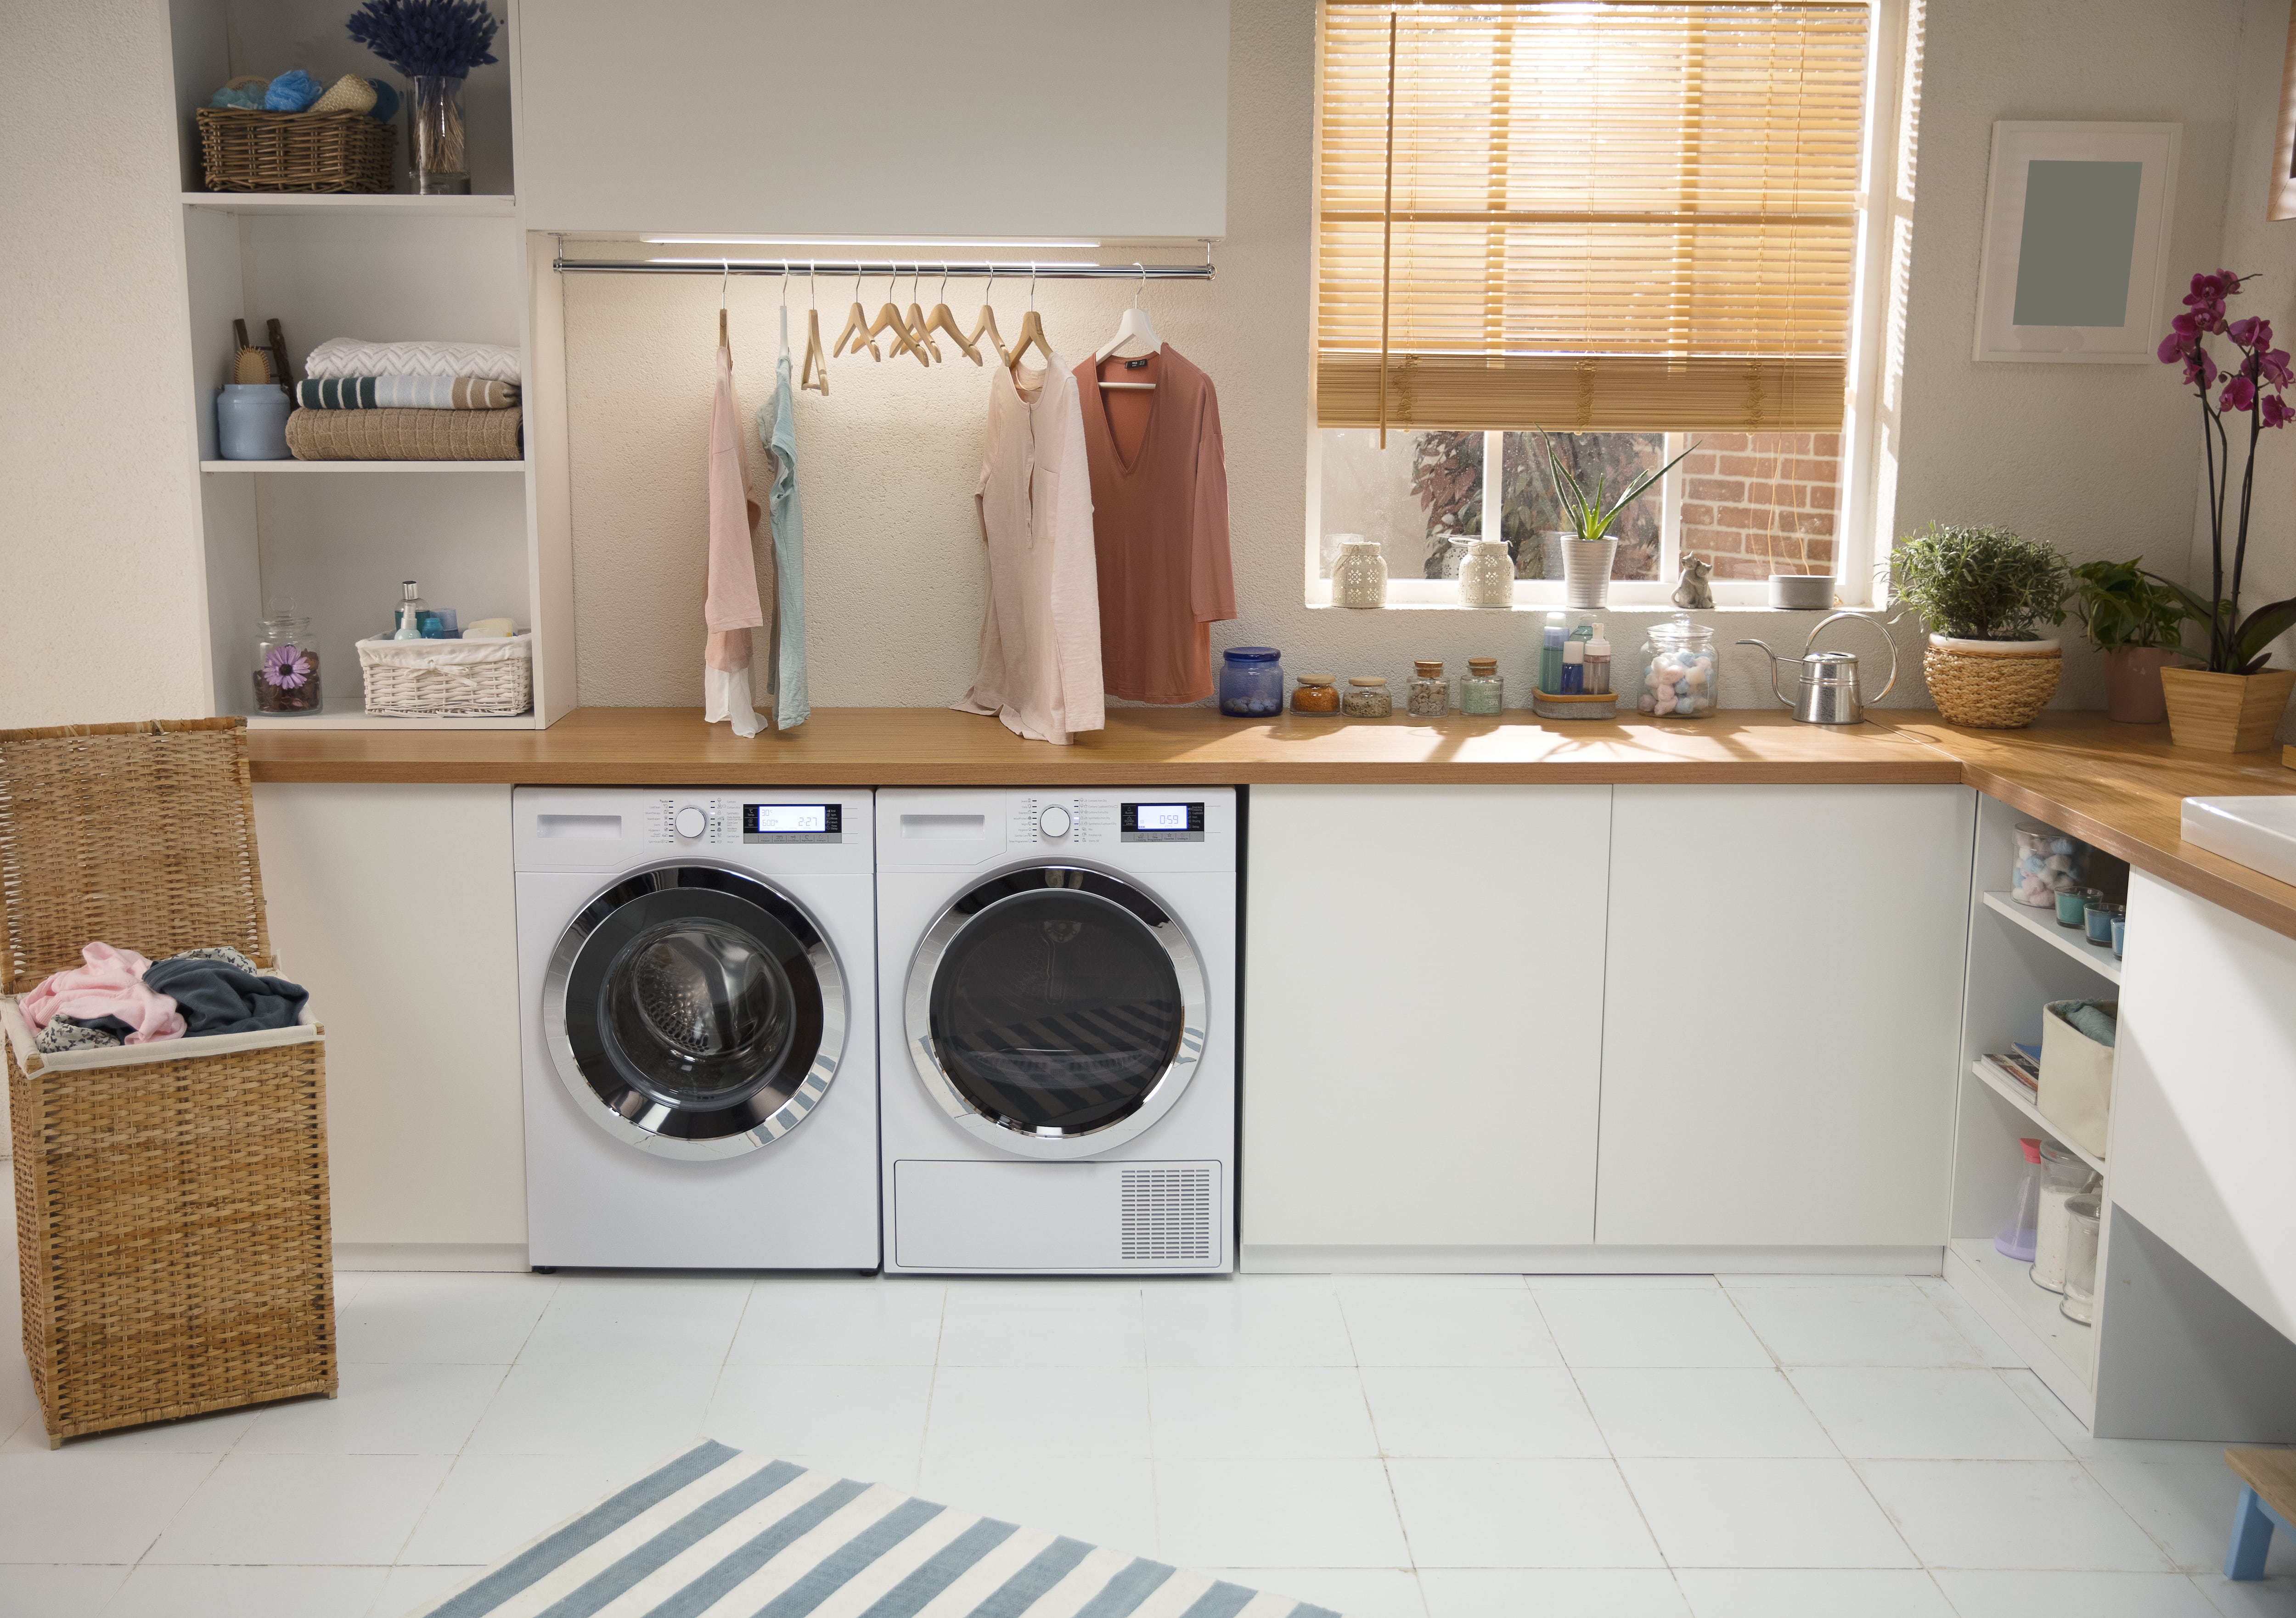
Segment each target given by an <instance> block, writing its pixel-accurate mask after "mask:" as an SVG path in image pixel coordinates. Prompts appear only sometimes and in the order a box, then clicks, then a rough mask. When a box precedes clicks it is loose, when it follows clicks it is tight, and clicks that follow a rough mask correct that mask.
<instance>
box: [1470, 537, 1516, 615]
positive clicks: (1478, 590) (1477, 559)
mask: <svg viewBox="0 0 2296 1618" xmlns="http://www.w3.org/2000/svg"><path fill="white" fill-rule="evenodd" d="M1459 605H1460V606H1462V607H1512V606H1513V605H1514V558H1513V557H1512V556H1509V555H1508V554H1507V548H1506V541H1505V540H1503V539H1479V540H1476V541H1474V542H1473V543H1471V544H1469V545H1468V547H1467V553H1466V555H1464V556H1463V557H1461V558H1460V559H1459Z"/></svg>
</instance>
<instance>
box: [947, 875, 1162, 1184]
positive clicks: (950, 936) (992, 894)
mask: <svg viewBox="0 0 2296 1618" xmlns="http://www.w3.org/2000/svg"><path fill="white" fill-rule="evenodd" d="M1047 887H1061V888H1067V889H1070V890H1073V891H1075V892H1078V893H1081V894H1084V895H1087V896H1089V897H1091V898H1094V899H1096V900H1098V901H1100V902H1101V903H1105V904H1110V905H1113V906H1115V907H1116V908H1118V909H1120V910H1122V911H1127V912H1128V914H1130V915H1131V916H1132V917H1133V919H1136V920H1137V921H1138V922H1140V923H1141V925H1143V926H1144V927H1146V928H1147V929H1148V931H1149V933H1150V934H1151V936H1153V937H1154V938H1155V940H1156V942H1157V943H1158V944H1160V945H1161V946H1162V948H1163V951H1164V953H1165V956H1166V957H1167V958H1168V959H1169V960H1170V961H1171V963H1172V972H1173V976H1174V977H1177V979H1178V980H1179V985H1180V1033H1179V1037H1178V1039H1177V1041H1176V1042H1175V1043H1174V1049H1173V1050H1172V1051H1171V1053H1170V1055H1169V1057H1168V1058H1166V1061H1165V1064H1164V1070H1163V1071H1162V1072H1161V1073H1160V1074H1158V1075H1156V1080H1155V1083H1152V1084H1151V1085H1150V1086H1149V1088H1148V1093H1147V1094H1146V1095H1145V1096H1144V1097H1142V1098H1141V1101H1140V1105H1139V1106H1137V1107H1134V1108H1133V1109H1132V1110H1131V1111H1130V1112H1128V1113H1127V1114H1125V1115H1123V1116H1122V1117H1120V1118H1118V1119H1115V1120H1113V1121H1112V1122H1111V1123H1108V1124H1102V1125H1101V1126H1100V1127H1099V1128H1097V1129H1091V1130H1085V1131H1082V1132H1078V1133H1073V1134H1071V1133H1069V1132H1066V1131H1060V1130H1054V1131H1037V1130H1029V1129H1022V1128H1020V1127H1018V1126H1016V1125H1014V1124H1008V1123H1006V1122H1005V1120H1003V1119H1001V1118H996V1117H992V1116H990V1115H988V1114H987V1113H984V1112H982V1111H981V1110H980V1108H979V1107H976V1106H974V1105H973V1104H972V1100H971V1099H969V1098H968V1097H967V1096H966V1095H965V1094H964V1091H961V1090H959V1089H958V1088H957V1086H956V1083H955V1080H953V1079H952V1078H950V1076H949V1075H948V1071H947V1068H945V1067H944V1066H942V1065H941V1059H940V1055H939V1051H938V1050H935V1049H934V1047H933V1037H932V988H933V980H934V978H935V977H937V976H938V975H939V970H940V965H941V961H942V960H944V959H945V958H946V957H947V954H948V950H949V946H950V945H951V944H954V943H955V941H956V938H957V936H958V935H959V934H961V933H963V932H964V929H965V928H966V927H970V926H971V925H972V922H973V921H974V920H975V919H977V918H979V917H980V916H981V915H983V914H985V913H986V912H987V911H989V910H991V909H992V908H994V907H995V906H996V904H997V903H999V902H1001V901H1003V900H1005V899H1011V898H1015V897H1018V896H1020V895H1023V894H1029V893H1037V892H1041V891H1043V890H1044V889H1045V888H1047ZM902 1016H903V1018H904V1026H905V1031H906V1034H907V1041H906V1043H907V1045H908V1048H909V1062H910V1065H911V1066H914V1068H915V1069H916V1074H917V1077H918V1078H919V1079H920V1080H921V1081H922V1083H923V1084H924V1087H925V1092H926V1093H927V1094H928V1095H930V1096H931V1097H932V1099H934V1101H935V1102H937V1103H938V1104H939V1107H940V1109H941V1111H942V1112H943V1113H944V1114H946V1115H947V1117H948V1119H949V1121H950V1122H951V1123H953V1124H955V1125H956V1126H957V1127H958V1128H960V1129H962V1130H964V1132H966V1133H967V1134H970V1135H972V1137H973V1138H974V1139H976V1140H981V1141H984V1142H986V1143H987V1144H988V1145H990V1146H993V1147H996V1148H998V1149H999V1150H1000V1151H1007V1152H1012V1153H1013V1154H1015V1155H1016V1156H1022V1157H1050V1158H1072V1157H1091V1156H1097V1155H1098V1154H1100V1153H1102V1152H1105V1151H1109V1150H1111V1149H1113V1148H1116V1147H1119V1146H1122V1145H1123V1144H1124V1143H1125V1142H1126V1141H1128V1140H1135V1139H1136V1138H1137V1137H1138V1136H1140V1135H1141V1134H1143V1133H1144V1132H1146V1131H1148V1130H1150V1129H1152V1128H1153V1127H1155V1125H1156V1124H1157V1122H1158V1121H1159V1120H1160V1119H1161V1118H1162V1117H1163V1116H1164V1115H1165V1114H1166V1113H1168V1112H1169V1111H1171V1110H1172V1107H1173V1104H1174V1103H1175V1102H1177V1101H1178V1100H1179V1099H1180V1096H1181V1094H1182V1092H1183V1091H1185V1090H1186V1089H1187V1087H1188V1081H1189V1080H1190V1079H1192V1078H1193V1077H1194V1076H1195V1071H1196V1065H1197V1064H1198V1063H1199V1062H1200V1061H1201V1060H1202V1059H1203V1053H1204V1041H1205V1037H1206V1022H1207V1008H1206V1004H1205V997H1204V969H1203V963H1202V960H1201V959H1200V958H1199V957H1198V955H1197V953H1196V946H1195V944H1194V941H1193V940H1192V939H1191V938H1190V937H1189V936H1188V934H1187V929H1186V928H1185V927H1182V926H1181V925H1180V923H1179V921H1178V919H1177V918H1176V917H1174V916H1173V915H1172V913H1171V912H1170V911H1168V910H1166V909H1165V908H1164V906H1163V905H1162V904H1160V903H1158V902H1157V901H1156V900H1155V899H1153V898H1152V897H1151V896H1150V895H1148V894H1147V893H1145V892H1144V891H1143V890H1142V889H1141V888H1140V887H1138V886H1137V885H1136V883H1134V882H1133V881H1132V880H1131V879H1130V878H1128V877H1122V876H1119V875H1118V874H1116V873H1115V872H1114V871H1110V870H1101V869H1099V868H1098V867H1096V866H1090V865H1078V864H1062V865H1048V864H1041V863H1029V864H1022V865H1016V866H1012V867H1009V868H1007V869H1006V870H1000V871H998V872H996V874H995V875H993V876H990V877H988V878H984V879H982V880H980V881H978V882H975V883H973V884H972V885H971V886H970V887H967V888H966V889H965V890H964V892H963V893H962V894H960V895H957V896H956V897H955V899H953V900H951V901H950V902H949V903H948V904H947V905H946V906H945V907H943V909H942V910H941V911H940V913H939V915H937V916H935V917H934V918H933V920H932V925H931V926H930V927H926V928H925V932H924V936H923V937H922V938H921V939H920V940H918V942H917V948H916V953H915V954H914V956H912V957H911V958H910V960H909V976H908V983H907V986H906V990H905V992H904V997H903V1004H902Z"/></svg>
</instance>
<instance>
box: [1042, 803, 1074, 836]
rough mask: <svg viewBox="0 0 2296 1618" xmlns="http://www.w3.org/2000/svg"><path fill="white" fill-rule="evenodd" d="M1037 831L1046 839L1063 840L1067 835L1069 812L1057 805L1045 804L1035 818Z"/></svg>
mask: <svg viewBox="0 0 2296 1618" xmlns="http://www.w3.org/2000/svg"><path fill="white" fill-rule="evenodd" d="M1037 831H1038V833H1040V834H1041V835H1043V836H1045V837H1048V838H1064V837H1066V836H1068V834H1069V812H1068V811H1067V810H1066V809H1065V808H1063V807H1062V806H1061V805H1058V804H1047V805H1045V808H1044V812H1043V813H1041V814H1039V815H1037Z"/></svg>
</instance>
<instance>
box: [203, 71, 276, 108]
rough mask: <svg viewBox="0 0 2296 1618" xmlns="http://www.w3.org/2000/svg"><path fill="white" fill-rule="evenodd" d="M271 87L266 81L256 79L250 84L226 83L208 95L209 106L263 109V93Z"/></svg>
mask: <svg viewBox="0 0 2296 1618" xmlns="http://www.w3.org/2000/svg"><path fill="white" fill-rule="evenodd" d="M269 88H271V86H270V84H269V82H268V81H266V80H265V79H260V78H258V79H257V80H256V81H255V82H254V83H253V84H251V85H240V86H231V85H225V86H224V87H223V88H222V89H220V90H218V91H217V92H216V93H215V94H213V95H210V96H209V97H208V105H209V106H210V107H240V108H243V109H245V110H247V111H250V112H260V111H262V110H263V93H264V92H265V91H266V90H268V89H269Z"/></svg>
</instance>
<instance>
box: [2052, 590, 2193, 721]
mask: <svg viewBox="0 0 2296 1618" xmlns="http://www.w3.org/2000/svg"><path fill="white" fill-rule="evenodd" d="M2143 561H2144V558H2143V557H2141V556H2140V557H2137V558H2136V559H2135V560H2131V561H2125V562H2083V563H2082V564H2081V565H2080V566H2079V567H2078V568H2074V569H2073V570H2072V581H2073V613H2074V616H2075V617H2079V619H2080V625H2081V629H2082V631H2083V633H2086V634H2087V636H2088V638H2089V641H2090V643H2091V644H2093V645H2094V646H2095V648H2096V649H2097V650H2099V651H2101V652H2103V654H2104V704H2105V712H2106V713H2107V714H2108V715H2110V716H2112V718H2114V719H2117V720H2119V721H2120V723H2123V724H2158V723H2161V721H2162V720H2163V719H2166V718H2167V717H2168V716H2169V708H2168V704H2167V702H2166V700H2165V699H2164V698H2163V697H2162V696H2161V669H2163V668H2165V667H2167V666H2169V664H2170V663H2172V662H2174V661H2175V660H2177V658H2181V657H2183V656H2184V655H2185V644H2184V640H2183V635H2184V628H2185V623H2186V622H2187V621H2188V620H2190V619H2193V618H2196V617H2200V616H2202V615H2200V614H2199V613H2196V612H2194V610H2192V609H2191V607H2190V606H2189V605H2188V604H2187V601H2186V599H2185V597H2186V594H2187V592H2185V591H2183V590H2180V589H2178V588H2177V587H2176V586H2175V585H2172V584H2167V583H2165V582H2163V581H2162V580H2160V579H2157V578H2154V577H2153V576H2152V575H2151V574H2148V573H2146V572H2145V571H2144V568H2143V567H2142V566H2140V565H2139V564H2141V563H2142V562H2143Z"/></svg>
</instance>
